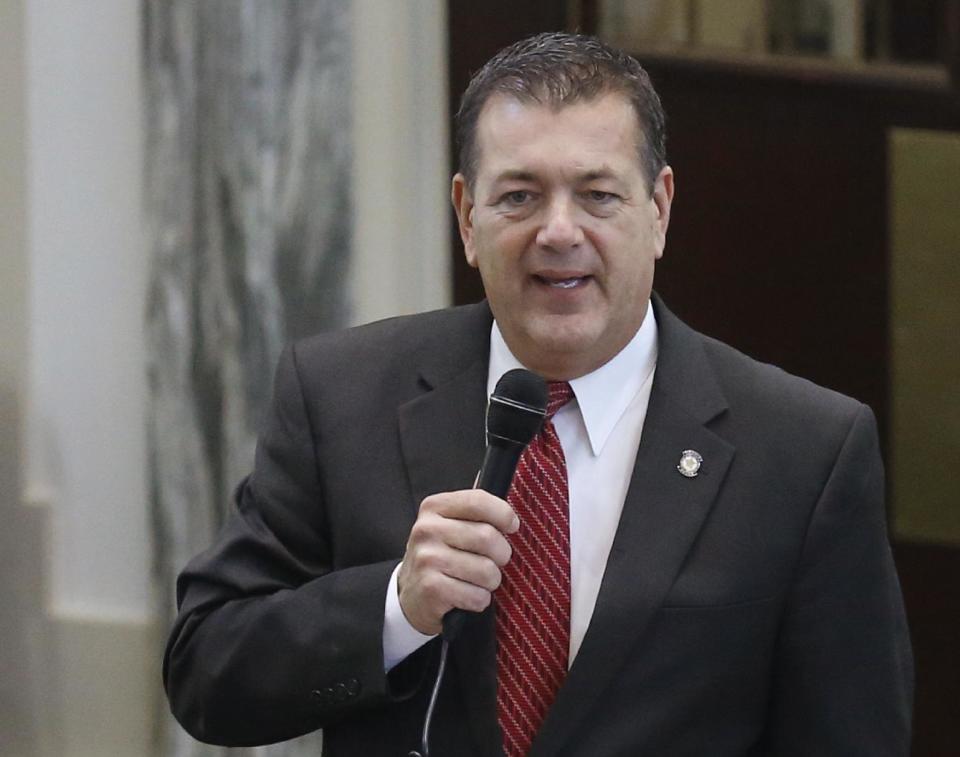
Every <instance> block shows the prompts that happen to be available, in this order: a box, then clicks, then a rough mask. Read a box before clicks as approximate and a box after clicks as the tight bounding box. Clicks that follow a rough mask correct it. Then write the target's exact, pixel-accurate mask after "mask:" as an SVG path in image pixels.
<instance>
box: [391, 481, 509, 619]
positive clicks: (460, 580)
mask: <svg viewBox="0 0 960 757" xmlns="http://www.w3.org/2000/svg"><path fill="white" fill-rule="evenodd" d="M519 527H520V519H519V518H517V514H516V513H515V512H514V511H513V508H511V507H510V505H508V504H507V503H506V502H505V501H504V500H502V499H500V498H499V497H495V496H493V495H492V494H489V493H488V492H485V491H483V490H481V489H467V490H465V491H458V492H445V493H443V494H434V495H432V496H430V497H427V498H426V499H425V500H423V502H421V503H420V513H419V515H418V516H417V521H416V523H414V524H413V528H412V529H411V530H410V538H409V539H408V540H407V551H406V554H404V556H403V564H402V565H401V566H400V572H399V573H398V574H397V589H398V592H399V597H400V608H401V609H402V610H403V614H404V615H405V616H406V618H407V621H408V622H409V623H410V625H412V626H413V627H414V628H416V629H417V630H418V631H420V633H425V634H436V633H440V630H441V627H442V621H443V616H444V615H445V614H446V613H447V612H448V611H449V610H452V609H453V608H455V607H459V608H461V609H463V610H470V611H472V612H480V611H482V610H484V609H485V608H486V607H487V606H488V605H489V604H490V594H491V592H493V591H494V590H495V589H496V588H497V587H498V586H500V568H502V567H503V566H504V565H506V564H507V561H508V560H509V559H510V553H511V548H510V543H509V542H508V541H507V539H506V536H505V535H506V534H512V533H515V532H516V530H517V529H518V528H519Z"/></svg>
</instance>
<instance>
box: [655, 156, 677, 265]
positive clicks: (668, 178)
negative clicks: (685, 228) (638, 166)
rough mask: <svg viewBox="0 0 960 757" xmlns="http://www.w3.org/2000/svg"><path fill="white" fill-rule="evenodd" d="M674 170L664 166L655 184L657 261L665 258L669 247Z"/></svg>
mask: <svg viewBox="0 0 960 757" xmlns="http://www.w3.org/2000/svg"><path fill="white" fill-rule="evenodd" d="M673 190H674V187H673V169H672V168H670V166H664V167H663V168H661V169H660V173H659V174H658V175H657V180H656V181H655V182H654V183H653V193H652V195H651V198H650V199H651V200H652V201H653V204H654V205H655V206H656V209H657V218H656V220H655V221H654V224H655V225H656V228H655V229H654V235H655V239H656V245H657V259H658V260H659V259H660V258H661V257H663V250H664V248H665V247H666V245H667V227H669V226H670V206H671V205H672V204H673Z"/></svg>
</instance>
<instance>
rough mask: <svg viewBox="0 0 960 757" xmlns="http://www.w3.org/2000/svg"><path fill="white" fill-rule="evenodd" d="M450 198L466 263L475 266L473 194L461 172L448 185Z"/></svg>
mask: <svg viewBox="0 0 960 757" xmlns="http://www.w3.org/2000/svg"><path fill="white" fill-rule="evenodd" d="M450 200H451V202H453V209H454V210H455V211H456V213H457V225H458V226H459V227H460V239H462V240H463V252H464V255H465V256H466V258H467V263H468V264H469V265H470V266H471V267H473V268H476V267H477V251H476V247H475V246H474V238H473V194H472V193H471V192H470V187H469V185H468V184H467V179H466V177H464V175H463V174H462V173H458V174H456V175H455V176H454V177H453V184H452V186H451V187H450Z"/></svg>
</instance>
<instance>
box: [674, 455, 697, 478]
mask: <svg viewBox="0 0 960 757" xmlns="http://www.w3.org/2000/svg"><path fill="white" fill-rule="evenodd" d="M702 464H703V458H702V457H701V456H700V453H699V452H697V451H696V450H695V449H685V450H684V451H683V454H681V455H680V462H679V463H678V464H677V470H678V471H680V475H682V476H686V477H687V478H693V477H694V476H696V475H697V474H698V473H699V472H700V466H701V465H702Z"/></svg>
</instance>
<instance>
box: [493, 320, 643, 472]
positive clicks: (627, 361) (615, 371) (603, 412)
mask: <svg viewBox="0 0 960 757" xmlns="http://www.w3.org/2000/svg"><path fill="white" fill-rule="evenodd" d="M656 364H657V320H656V317H655V316H654V314H653V307H652V306H651V304H650V303H649V302H648V303H647V314H646V316H644V319H643V323H642V324H640V328H639V329H637V333H636V334H634V335H633V339H631V340H630V341H629V342H628V343H627V345H626V346H625V347H624V348H623V349H622V350H620V352H618V353H617V354H616V355H614V356H613V358H612V359H611V360H609V361H608V362H606V363H604V364H603V365H601V366H600V367H599V368H597V369H596V370H595V371H593V372H592V373H588V374H587V375H585V376H581V377H580V378H576V379H573V381H571V382H570V386H571V388H572V389H573V394H574V396H575V397H576V398H577V404H578V405H579V406H580V414H581V416H582V417H583V423H584V426H585V427H586V429H587V436H588V437H589V439H590V448H591V449H592V450H593V454H594V455H599V454H600V453H601V451H602V450H603V445H604V444H606V441H607V439H608V438H609V437H610V432H611V431H613V428H614V426H616V425H617V422H618V421H619V420H620V418H621V417H622V416H623V414H624V412H626V409H627V407H628V406H629V405H630V403H631V402H632V401H633V398H634V397H636V396H637V393H638V392H639V391H640V389H641V387H643V385H644V384H646V383H647V380H648V379H649V378H650V376H651V374H652V373H653V369H654V368H655V367H656ZM524 367H525V366H524V365H523V364H522V363H521V362H520V361H519V360H517V358H516V357H515V356H514V355H513V353H512V352H511V351H510V348H509V347H508V346H507V343H506V342H505V341H504V339H503V335H502V334H501V333H500V327H499V326H497V322H496V321H494V322H493V326H492V327H491V331H490V366H489V369H488V373H487V395H488V396H489V395H490V394H492V393H493V390H494V388H495V387H496V385H497V381H499V380H500V377H501V376H502V375H503V374H504V373H506V372H507V371H509V370H512V369H514V368H524ZM571 404H572V403H571ZM569 407H570V406H569V405H568V406H567V407H566V408H564V409H563V410H561V411H560V412H561V413H563V412H565V411H566V410H567V408H569Z"/></svg>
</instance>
